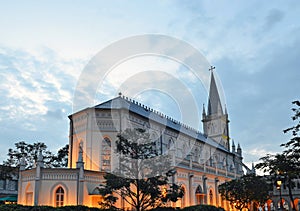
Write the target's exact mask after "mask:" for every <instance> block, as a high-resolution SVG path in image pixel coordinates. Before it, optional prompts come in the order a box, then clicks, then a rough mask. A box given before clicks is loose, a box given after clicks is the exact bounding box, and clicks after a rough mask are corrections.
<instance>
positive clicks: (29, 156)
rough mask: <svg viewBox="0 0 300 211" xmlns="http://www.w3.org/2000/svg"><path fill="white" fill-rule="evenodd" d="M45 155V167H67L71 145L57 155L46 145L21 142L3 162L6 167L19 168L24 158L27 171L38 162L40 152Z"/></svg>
mask: <svg viewBox="0 0 300 211" xmlns="http://www.w3.org/2000/svg"><path fill="white" fill-rule="evenodd" d="M40 151H41V152H42V154H43V162H44V166H45V167H67V165H68V161H67V160H68V151H69V145H66V146H64V147H63V148H61V149H60V150H59V151H58V153H57V155H54V154H53V153H52V152H50V151H49V150H48V147H47V145H46V144H44V143H41V142H35V143H33V144H29V143H26V142H24V141H20V142H17V143H15V149H12V148H10V149H8V154H7V156H8V158H7V160H6V161H4V162H3V165H4V166H9V167H17V168H18V167H19V166H20V161H21V159H22V158H24V159H25V163H26V169H30V168H32V167H33V166H34V164H35V162H36V161H37V158H38V154H39V152H40Z"/></svg>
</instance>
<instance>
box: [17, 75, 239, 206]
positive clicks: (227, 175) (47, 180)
mask: <svg viewBox="0 0 300 211" xmlns="http://www.w3.org/2000/svg"><path fill="white" fill-rule="evenodd" d="M216 95H217V96H216ZM209 98H210V99H209V103H208V109H207V112H206V111H205V109H204V111H203V115H202V118H203V120H202V121H203V131H204V134H202V133H200V132H198V131H196V130H194V129H192V128H190V127H187V126H185V125H183V124H181V123H180V122H177V121H175V120H173V119H171V118H169V117H167V116H165V115H163V114H161V113H159V112H156V111H154V110H152V109H150V108H149V107H147V106H144V105H141V104H139V103H138V102H135V101H133V100H130V99H128V98H126V97H122V96H119V97H117V98H114V99H112V100H109V101H107V102H104V103H101V104H99V105H97V106H94V107H92V108H87V109H84V110H82V111H79V112H77V113H74V114H72V115H70V116H69V119H70V137H69V145H70V153H69V168H68V169H44V168H42V163H40V164H39V162H38V165H37V168H35V169H31V170H23V171H21V173H20V182H19V198H18V203H20V204H27V205H51V206H60V205H77V204H83V205H87V206H97V205H98V201H100V200H101V197H100V196H99V195H97V186H98V185H99V184H101V183H103V175H104V174H105V171H110V170H113V169H114V168H116V167H117V166H118V159H117V157H116V155H114V153H113V151H114V147H115V141H116V140H117V134H118V133H120V132H122V131H124V130H125V129H127V128H144V129H146V130H147V132H149V133H150V137H152V138H153V139H154V140H158V141H157V145H156V146H157V149H158V151H160V153H161V154H169V155H170V156H171V157H172V169H174V170H175V171H174V172H176V173H175V174H174V175H173V176H172V178H170V180H173V181H174V182H176V183H178V184H182V185H183V187H184V189H185V195H184V197H183V198H182V199H181V200H179V201H178V202H177V203H176V204H175V203H174V204H170V205H172V206H176V207H185V206H190V205H196V204H212V205H216V206H222V207H224V208H225V209H227V208H228V207H227V206H228V205H227V204H226V203H225V202H224V201H222V200H221V197H220V195H219V194H218V191H217V187H218V185H219V184H221V183H223V182H225V181H228V180H231V179H233V178H236V177H239V176H241V175H242V174H243V171H242V152H241V148H240V147H239V146H238V148H237V150H235V147H234V146H232V150H230V148H229V146H230V144H229V130H228V123H229V120H228V115H227V112H226V109H225V111H223V108H222V106H221V103H220V98H219V95H218V91H217V88H216V84H215V82H214V76H213V73H212V80H211V87H210V97H209ZM206 113H207V114H206ZM117 206H118V207H122V208H128V209H130V207H128V206H127V205H126V204H124V203H122V202H121V201H118V203H117Z"/></svg>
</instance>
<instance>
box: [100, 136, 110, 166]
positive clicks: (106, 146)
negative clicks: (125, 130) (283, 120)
mask: <svg viewBox="0 0 300 211" xmlns="http://www.w3.org/2000/svg"><path fill="white" fill-rule="evenodd" d="M101 148H102V159H101V162H102V165H101V166H102V170H105V171H108V170H110V168H111V141H110V140H109V138H104V139H103V140H102V145H101Z"/></svg>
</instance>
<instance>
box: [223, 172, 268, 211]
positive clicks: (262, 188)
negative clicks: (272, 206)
mask: <svg viewBox="0 0 300 211" xmlns="http://www.w3.org/2000/svg"><path fill="white" fill-rule="evenodd" d="M218 189H219V193H220V194H221V196H222V198H223V199H225V200H227V201H229V202H230V204H231V206H234V207H235V208H236V209H239V210H243V209H244V208H247V209H248V205H250V203H251V202H256V203H258V204H259V205H262V204H264V203H265V202H266V200H267V199H268V192H269V190H270V185H268V183H267V182H266V180H265V179H264V178H262V177H259V176H256V175H254V174H248V175H244V176H242V177H241V178H238V179H235V180H231V181H229V182H225V183H223V184H221V185H219V187H218Z"/></svg>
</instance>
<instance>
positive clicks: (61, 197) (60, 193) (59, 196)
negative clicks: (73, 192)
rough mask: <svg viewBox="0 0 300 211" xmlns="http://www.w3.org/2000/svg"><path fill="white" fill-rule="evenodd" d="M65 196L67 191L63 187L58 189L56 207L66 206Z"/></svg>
mask: <svg viewBox="0 0 300 211" xmlns="http://www.w3.org/2000/svg"><path fill="white" fill-rule="evenodd" d="M64 195H65V191H64V189H63V188H62V187H59V188H57V190H56V192H55V205H56V207H62V206H64Z"/></svg>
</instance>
